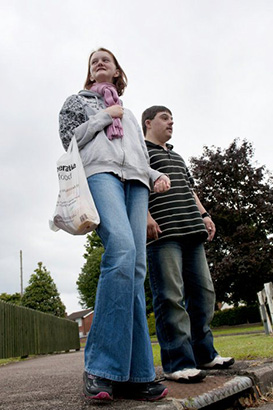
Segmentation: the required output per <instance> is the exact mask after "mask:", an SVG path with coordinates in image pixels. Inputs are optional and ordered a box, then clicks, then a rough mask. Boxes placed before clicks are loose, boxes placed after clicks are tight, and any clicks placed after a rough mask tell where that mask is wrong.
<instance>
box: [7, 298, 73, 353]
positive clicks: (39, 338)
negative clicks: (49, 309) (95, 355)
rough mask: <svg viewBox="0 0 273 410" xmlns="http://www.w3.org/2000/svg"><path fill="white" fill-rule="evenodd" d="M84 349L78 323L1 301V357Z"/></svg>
mask: <svg viewBox="0 0 273 410" xmlns="http://www.w3.org/2000/svg"><path fill="white" fill-rule="evenodd" d="M70 349H76V350H79V349H80V340H79V329H78V324H77V323H76V322H73V321H71V320H68V319H63V318H58V317H56V316H53V315H49V314H47V313H42V312H39V311H37V310H33V309H29V308H26V307H22V306H16V305H13V304H11V303H6V302H3V301H0V359H4V358H8V357H25V356H29V355H32V354H46V353H54V352H62V351H69V350H70Z"/></svg>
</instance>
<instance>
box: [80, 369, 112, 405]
mask: <svg viewBox="0 0 273 410" xmlns="http://www.w3.org/2000/svg"><path fill="white" fill-rule="evenodd" d="M112 384H113V383H112V380H108V379H103V378H101V377H97V376H92V375H91V374H88V373H87V372H84V373H83V394H84V396H85V397H86V398H87V399H92V400H94V399H96V400H113V386H112Z"/></svg>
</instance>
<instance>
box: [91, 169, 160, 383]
mask: <svg viewBox="0 0 273 410" xmlns="http://www.w3.org/2000/svg"><path fill="white" fill-rule="evenodd" d="M88 184H89V187H90V190H91V193H92V196H93V199H94V202H95V204H96V207H97V210H98V212H99V215H100V220H101V221H100V225H99V226H98V229H97V233H98V235H99V236H100V238H101V240H102V243H103V245H104V248H105V252H104V254H103V256H102V261H101V273H100V278H99V283H98V288H97V294H96V303H95V311H94V318H93V323H92V326H91V330H90V332H89V335H88V339H87V343H86V347H85V370H86V371H87V372H88V373H89V374H93V375H96V376H99V377H103V378H106V379H110V380H114V381H131V382H150V381H153V380H154V378H155V371H154V365H153V355H152V348H151V343H150V338H149V332H148V326H147V320H146V307H145V294H144V280H145V276H146V229H147V226H146V225H147V209H148V196H149V190H148V188H147V187H146V186H145V185H143V184H142V183H140V182H138V181H125V182H122V181H121V180H120V179H119V178H117V177H116V176H114V175H113V174H110V173H101V174H95V175H92V176H91V177H89V178H88Z"/></svg>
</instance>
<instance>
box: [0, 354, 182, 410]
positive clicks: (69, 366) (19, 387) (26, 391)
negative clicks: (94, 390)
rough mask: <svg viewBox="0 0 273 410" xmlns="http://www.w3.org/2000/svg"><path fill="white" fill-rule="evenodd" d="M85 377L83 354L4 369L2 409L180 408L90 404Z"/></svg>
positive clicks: (135, 403) (37, 359)
mask: <svg viewBox="0 0 273 410" xmlns="http://www.w3.org/2000/svg"><path fill="white" fill-rule="evenodd" d="M82 374H83V351H79V352H70V353H66V354H57V355H52V356H51V355H46V356H38V357H35V358H31V359H26V360H24V361H20V362H17V363H11V364H9V365H6V366H1V367H0V409H1V410H2V409H3V410H34V409H35V410H40V409H41V410H46V409H48V410H81V409H82V410H95V409H96V410H98V409H102V410H108V409H113V410H115V409H119V410H128V409H139V410H145V409H151V410H152V409H160V410H164V409H168V410H176V407H175V406H173V404H172V403H170V402H169V401H167V400H165V399H164V400H160V401H158V402H138V401H131V400H114V401H113V402H102V403H101V402H98V403H96V404H94V403H93V402H91V403H86V401H85V399H84V397H83V395H82ZM164 403H165V404H166V406H165V405H164ZM159 404H160V407H158V406H159Z"/></svg>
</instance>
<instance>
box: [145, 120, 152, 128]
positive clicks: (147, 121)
mask: <svg viewBox="0 0 273 410" xmlns="http://www.w3.org/2000/svg"><path fill="white" fill-rule="evenodd" d="M145 125H146V128H151V120H145Z"/></svg>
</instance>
